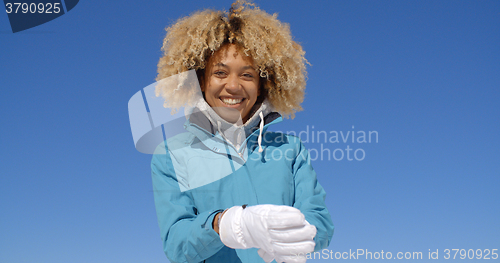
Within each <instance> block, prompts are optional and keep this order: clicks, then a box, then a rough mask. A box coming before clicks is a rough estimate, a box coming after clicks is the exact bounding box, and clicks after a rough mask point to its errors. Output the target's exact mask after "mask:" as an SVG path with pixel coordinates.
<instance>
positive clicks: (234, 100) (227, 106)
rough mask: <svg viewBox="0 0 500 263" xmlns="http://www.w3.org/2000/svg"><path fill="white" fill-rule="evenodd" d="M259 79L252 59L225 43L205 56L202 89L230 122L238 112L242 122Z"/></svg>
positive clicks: (212, 105) (210, 103)
mask: <svg viewBox="0 0 500 263" xmlns="http://www.w3.org/2000/svg"><path fill="white" fill-rule="evenodd" d="M259 80H260V76H259V73H258V71H257V69H256V67H255V65H254V62H253V59H252V58H251V57H247V56H245V54H244V53H243V52H241V51H239V50H238V48H237V46H236V45H234V44H227V45H224V46H222V47H221V48H220V49H219V50H218V51H217V52H215V53H214V54H213V55H212V56H211V57H210V59H209V60H208V63H207V68H206V70H205V77H204V80H203V83H202V85H201V90H202V91H203V92H204V93H205V100H206V101H207V103H208V104H209V105H210V106H211V107H212V108H213V109H214V110H215V111H216V112H217V113H218V114H219V116H221V117H222V118H223V119H225V120H226V121H228V122H231V123H235V122H237V121H238V119H239V117H240V116H241V119H242V120H243V123H244V122H246V121H247V120H248V118H250V116H249V115H250V111H251V109H252V107H253V106H254V104H255V102H256V101H257V97H258V96H259V95H260V92H259V87H260V86H259V84H260V83H259Z"/></svg>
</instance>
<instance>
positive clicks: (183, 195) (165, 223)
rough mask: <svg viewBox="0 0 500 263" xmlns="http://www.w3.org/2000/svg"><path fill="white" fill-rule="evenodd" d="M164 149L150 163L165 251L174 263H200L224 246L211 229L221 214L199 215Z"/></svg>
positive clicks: (215, 212) (159, 148)
mask: <svg viewBox="0 0 500 263" xmlns="http://www.w3.org/2000/svg"><path fill="white" fill-rule="evenodd" d="M173 161H176V160H175V158H172V157H171V154H170V153H169V151H168V149H166V147H165V145H163V144H162V146H159V147H158V149H157V150H156V153H155V154H154V155H153V159H152V161H151V173H152V180H153V191H154V199H155V206H156V213H157V216H158V224H159V226H160V232H161V238H162V241H163V250H164V252H165V254H166V255H167V257H168V259H169V260H170V261H171V262H200V261H203V260H205V259H207V258H209V257H211V256H212V255H214V254H215V253H217V252H218V251H219V250H220V249H221V248H222V247H223V246H224V244H223V243H222V241H220V238H219V235H218V234H217V233H216V232H215V231H214V230H213V229H212V221H213V218H214V216H215V215H216V214H217V212H220V211H221V210H213V211H207V212H203V213H198V211H197V209H196V206H195V205H194V202H193V199H192V197H191V196H190V194H189V193H188V192H181V191H180V187H179V184H178V182H177V176H176V172H177V173H182V171H178V170H179V169H177V170H174V166H173V163H172V162H173Z"/></svg>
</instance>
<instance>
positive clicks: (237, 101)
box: [220, 98, 245, 106]
mask: <svg viewBox="0 0 500 263" xmlns="http://www.w3.org/2000/svg"><path fill="white" fill-rule="evenodd" d="M220 100H221V101H222V102H223V103H224V104H226V105H229V106H234V105H237V104H240V103H241V102H242V101H243V100H245V99H244V98H240V99H234V98H220Z"/></svg>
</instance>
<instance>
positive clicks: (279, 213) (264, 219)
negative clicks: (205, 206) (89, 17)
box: [219, 205, 316, 263]
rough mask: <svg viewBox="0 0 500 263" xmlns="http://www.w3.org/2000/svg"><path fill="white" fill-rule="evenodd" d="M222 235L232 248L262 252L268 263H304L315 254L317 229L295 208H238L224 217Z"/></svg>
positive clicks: (259, 206) (225, 242) (223, 241)
mask: <svg viewBox="0 0 500 263" xmlns="http://www.w3.org/2000/svg"><path fill="white" fill-rule="evenodd" d="M219 235H220V238H221V240H222V243H224V245H226V246H228V247H230V248H236V249H246V248H259V251H258V253H259V256H260V257H261V258H262V259H264V261H265V262H271V261H272V260H273V259H275V260H276V262H293V263H299V262H300V263H304V262H306V257H305V254H306V253H310V252H313V251H314V246H315V243H314V240H313V239H314V237H315V236H316V227H315V226H313V225H311V224H309V223H308V222H307V221H306V220H305V217H304V215H303V214H302V213H301V212H300V211H299V210H298V209H297V208H294V207H291V206H283V205H281V206H278V205H255V206H248V207H246V208H243V207H241V206H234V207H231V208H229V209H228V210H226V212H225V213H224V215H223V216H222V218H221V220H220V222H219Z"/></svg>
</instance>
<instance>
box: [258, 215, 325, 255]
mask: <svg viewBox="0 0 500 263" xmlns="http://www.w3.org/2000/svg"><path fill="white" fill-rule="evenodd" d="M305 222H306V225H310V224H309V222H307V220H306V221H305ZM312 227H314V233H316V227H315V226H312ZM306 229H307V228H304V231H306ZM313 238H314V236H313ZM310 242H312V246H311V247H310V248H309V250H308V251H302V252H299V249H296V248H292V247H289V249H288V252H287V253H285V254H281V253H271V252H267V251H265V250H264V249H262V248H261V249H259V251H258V253H259V256H260V257H261V258H262V259H263V260H264V261H265V262H268V263H269V262H271V261H273V259H275V260H276V262H278V263H280V262H286V263H305V262H306V261H307V258H306V256H307V253H310V252H313V251H314V245H315V243H314V241H313V239H312V238H311V240H309V241H303V242H295V244H289V245H290V246H296V247H297V246H300V243H303V244H307V243H308V244H311V243H310ZM302 246H303V247H305V246H304V245H302Z"/></svg>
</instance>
